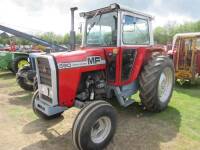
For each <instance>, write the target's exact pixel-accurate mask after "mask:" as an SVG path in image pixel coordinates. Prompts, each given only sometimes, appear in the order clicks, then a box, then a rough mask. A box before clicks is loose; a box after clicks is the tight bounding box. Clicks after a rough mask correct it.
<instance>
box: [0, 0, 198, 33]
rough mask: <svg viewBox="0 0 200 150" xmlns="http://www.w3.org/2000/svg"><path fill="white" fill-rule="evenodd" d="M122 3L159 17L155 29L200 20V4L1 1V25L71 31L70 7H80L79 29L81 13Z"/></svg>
mask: <svg viewBox="0 0 200 150" xmlns="http://www.w3.org/2000/svg"><path fill="white" fill-rule="evenodd" d="M111 3H118V4H121V5H124V6H128V7H130V8H133V9H135V10H138V11H141V12H145V13H148V14H151V15H152V16H154V17H155V19H154V21H153V27H154V28H155V27H157V26H163V25H164V24H166V23H167V22H176V23H179V24H181V23H184V22H187V21H197V20H200V13H199V6H200V1H199V0H192V1H191V0H1V2H0V24H1V25H5V26H8V27H11V28H14V29H17V30H20V31H23V32H28V33H31V34H37V33H44V32H55V33H56V34H61V35H64V34H65V33H67V32H69V31H70V7H74V6H77V7H78V8H79V10H78V11H77V12H76V15H75V29H76V30H77V29H78V26H79V24H80V22H83V19H81V18H80V17H79V13H80V12H83V11H89V10H94V9H97V8H101V7H104V6H108V5H109V4H111Z"/></svg>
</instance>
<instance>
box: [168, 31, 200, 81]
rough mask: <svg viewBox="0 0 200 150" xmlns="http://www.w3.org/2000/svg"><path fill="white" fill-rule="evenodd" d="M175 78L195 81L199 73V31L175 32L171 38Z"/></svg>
mask: <svg viewBox="0 0 200 150" xmlns="http://www.w3.org/2000/svg"><path fill="white" fill-rule="evenodd" d="M172 51H173V54H174V56H173V57H174V64H175V70H176V78H177V79H179V80H181V81H192V82H193V81H195V79H197V78H199V75H200V33H182V34H176V35H175V36H174V39H173V49H172Z"/></svg>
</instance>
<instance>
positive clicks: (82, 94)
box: [32, 4, 174, 150]
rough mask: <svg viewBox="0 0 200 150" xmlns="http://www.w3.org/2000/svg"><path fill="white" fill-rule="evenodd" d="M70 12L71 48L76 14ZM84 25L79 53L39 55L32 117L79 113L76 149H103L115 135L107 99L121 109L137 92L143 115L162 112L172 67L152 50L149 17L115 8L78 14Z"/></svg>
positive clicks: (113, 112) (164, 56)
mask: <svg viewBox="0 0 200 150" xmlns="http://www.w3.org/2000/svg"><path fill="white" fill-rule="evenodd" d="M76 9H77V8H71V14H72V30H71V34H70V35H71V48H72V50H73V49H74V46H73V45H74V43H75V42H74V36H75V32H74V30H73V29H74V27H73V25H74V11H75V10H76ZM81 16H82V17H84V18H85V19H86V25H85V32H84V36H83V43H82V49H81V50H76V51H71V52H62V53H52V54H48V55H40V56H38V57H37V59H36V73H37V79H38V90H37V91H36V92H35V94H34V96H33V99H32V107H33V111H34V112H35V114H36V115H38V116H39V117H41V118H46V119H51V118H55V117H58V116H60V115H61V114H62V113H63V112H64V111H65V109H69V108H71V107H73V106H75V107H79V108H82V110H81V111H80V112H79V114H78V115H77V117H76V119H75V121H74V125H73V127H72V136H73V141H74V144H75V146H76V148H77V149H84V150H86V149H87V150H88V149H103V148H104V147H105V146H106V145H107V144H108V143H109V141H110V140H111V138H112V137H113V135H114V133H115V129H116V123H117V113H116V110H115V109H114V108H113V107H112V105H111V104H109V103H108V102H107V100H108V99H111V98H115V99H116V100H117V101H118V102H119V104H120V105H121V106H123V107H127V106H129V105H131V104H132V103H133V102H134V100H133V99H131V96H132V95H133V94H135V93H137V91H138V90H139V92H140V98H141V102H142V104H143V105H144V107H146V109H147V110H149V111H152V112H160V111H162V110H164V109H165V108H166V107H167V106H168V103H169V101H170V98H171V95H172V92H173V83H174V67H173V66H174V65H173V63H172V60H171V59H170V58H169V57H168V56H167V54H166V52H165V51H164V49H161V48H158V47H154V46H153V44H154V43H153V33H152V28H151V21H152V17H151V16H150V15H147V14H144V13H141V12H138V11H134V10H131V9H127V8H123V7H121V6H119V5H118V4H111V5H110V6H108V7H105V8H101V9H97V10H93V11H89V12H84V13H81Z"/></svg>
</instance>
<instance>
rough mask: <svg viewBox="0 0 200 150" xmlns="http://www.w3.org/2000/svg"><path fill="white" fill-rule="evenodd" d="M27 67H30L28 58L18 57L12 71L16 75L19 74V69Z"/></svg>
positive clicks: (13, 63)
mask: <svg viewBox="0 0 200 150" xmlns="http://www.w3.org/2000/svg"><path fill="white" fill-rule="evenodd" d="M26 65H29V62H28V56H18V57H16V58H15V59H14V60H13V62H12V70H13V72H14V73H17V72H18V70H19V69H22V68H23V67H24V66H26Z"/></svg>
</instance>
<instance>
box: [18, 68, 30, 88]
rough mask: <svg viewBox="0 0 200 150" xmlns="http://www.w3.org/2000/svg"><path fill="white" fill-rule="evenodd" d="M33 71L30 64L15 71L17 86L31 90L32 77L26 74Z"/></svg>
mask: <svg viewBox="0 0 200 150" xmlns="http://www.w3.org/2000/svg"><path fill="white" fill-rule="evenodd" d="M30 73H33V72H32V70H31V67H30V66H25V67H24V68H22V69H20V70H19V71H18V72H17V75H16V80H17V83H18V84H19V86H20V87H21V88H22V89H24V90H27V91H33V79H29V78H28V75H29V74H30Z"/></svg>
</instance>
